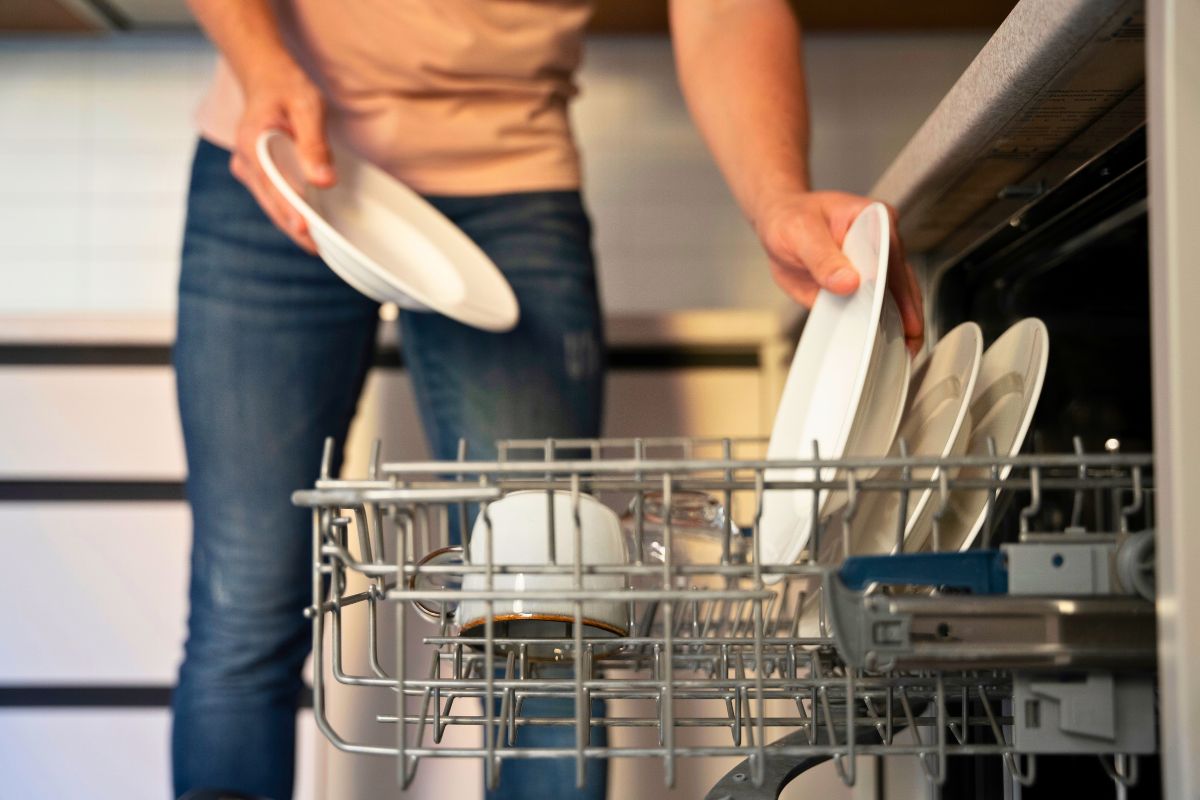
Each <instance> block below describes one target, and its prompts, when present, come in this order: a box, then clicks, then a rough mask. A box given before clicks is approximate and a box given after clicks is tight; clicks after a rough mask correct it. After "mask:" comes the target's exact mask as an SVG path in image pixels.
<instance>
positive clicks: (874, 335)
mask: <svg viewBox="0 0 1200 800" xmlns="http://www.w3.org/2000/svg"><path fill="white" fill-rule="evenodd" d="M888 224H889V220H888V216H887V212H886V210H885V208H884V207H883V206H882V205H881V204H878V203H876V204H872V205H871V206H869V207H868V208H866V209H865V210H864V211H863V212H862V213H861V214H860V215H859V217H858V218H857V219H856V220H855V222H854V224H853V225H852V226H851V227H850V230H849V231H848V232H847V234H846V238H845V241H844V243H843V246H842V249H843V252H845V253H846V255H847V256H848V257H849V258H850V260H851V262H852V263H853V264H854V266H855V268H856V269H857V270H858V271H859V274H860V276H861V279H862V281H861V284H860V286H859V288H858V290H857V291H856V292H855V293H854V294H853V295H850V296H848V297H838V296H836V295H832V294H829V293H827V292H824V291H822V292H821V293H820V294H819V295H818V297H817V300H816V303H814V305H813V308H812V312H811V314H810V315H809V318H808V321H807V323H806V324H805V328H804V333H803V335H802V336H801V338H800V343H799V345H798V346H797V349H796V355H795V358H794V359H793V361H792V367H791V371H790V372H789V374H788V379H787V383H786V385H785V387H784V392H783V397H782V399H781V401H780V406H779V412H778V414H777V416H776V419H775V427H774V430H773V431H772V434H771V441H770V445H769V446H768V449H767V458H768V459H769V460H790V461H798V460H806V459H810V458H813V457H815V456H817V455H818V454H819V456H820V458H822V459H840V458H846V459H849V458H870V457H881V456H884V455H888V456H892V457H895V456H899V455H901V451H900V442H901V441H903V442H904V443H905V445H906V448H907V453H908V455H910V456H914V457H924V458H946V457H952V456H961V455H964V454H971V455H986V454H987V453H988V449H987V448H988V442H989V440H991V441H992V442H993V443H994V445H995V448H996V453H997V455H1001V456H1006V455H1016V454H1017V453H1018V452H1019V451H1020V449H1021V445H1022V443H1023V442H1024V439H1025V434H1026V433H1027V432H1028V430H1029V425H1030V422H1031V420H1032V418H1033V412H1034V410H1035V408H1036V407H1037V401H1038V396H1039V395H1040V393H1041V388H1042V380H1043V378H1044V376H1045V373H1046V362H1047V355H1048V352H1049V340H1048V335H1047V332H1046V326H1045V325H1044V324H1042V322H1041V321H1040V320H1037V319H1025V320H1022V321H1020V322H1018V323H1017V324H1016V325H1014V326H1012V328H1010V329H1009V330H1008V331H1007V332H1006V333H1005V334H1004V335H1003V336H1001V337H1000V338H999V339H997V340H996V342H995V343H994V344H992V346H991V347H989V348H988V349H987V351H986V352H984V351H983V335H982V332H981V331H980V329H979V326H978V325H976V324H974V323H971V322H968V323H964V324H962V325H960V326H958V327H957V328H955V329H954V330H952V331H950V332H949V333H948V334H946V335H945V336H944V337H942V339H941V340H940V341H939V342H938V344H937V346H936V347H934V348H933V350H932V351H931V352H929V353H927V354H925V356H923V357H922V358H920V359H919V360H918V361H917V363H916V364H915V365H913V366H912V368H911V373H910V365H909V358H908V353H907V351H906V350H905V347H904V335H903V331H902V330H901V325H900V318H899V314H898V313H897V311H896V308H895V306H894V304H893V302H892V300H891V297H890V296H889V295H888V293H887V288H886V285H887V280H886V279H887V264H888V242H889V235H888V234H889V229H888ZM910 377H911V380H910ZM814 445H815V447H814ZM1008 471H1009V468H1005V469H1003V470H1001V478H1003V477H1006V476H1007V474H1008ZM969 472H970V470H963V471H962V473H960V475H959V477H964V478H965V477H987V476H986V474H985V475H981V476H973V475H971V474H968V473H969ZM814 473H815V470H812V469H783V468H774V469H769V470H767V471H766V475H765V477H766V479H767V480H768V481H788V480H796V481H807V480H813V479H814V478H815V477H816V475H815V474H814ZM823 473H824V474H822V475H821V478H822V479H825V480H832V479H836V478H837V477H838V476H837V475H836V474H835V473H834V472H833V471H832V470H824V471H823ZM855 473H856V477H858V478H859V479H867V478H870V477H872V472H871V471H870V470H866V469H857V470H856V471H855ZM912 476H913V477H914V478H916V479H918V480H933V481H936V480H937V479H938V478H939V477H940V476H939V474H938V472H937V470H935V469H932V468H926V469H924V470H921V469H915V468H914V469H913V471H912ZM879 477H881V478H888V479H897V478H899V477H900V475H898V474H895V475H892V474H888V475H884V476H879ZM947 477H951V478H953V477H955V476H953V475H950V476H947ZM845 494H846V493H845V492H840V491H828V490H826V491H822V492H816V491H813V490H804V489H800V490H795V489H773V490H768V491H766V492H765V493H764V495H763V506H762V516H761V518H760V521H759V547H760V557H761V560H762V563H764V564H785V565H786V564H792V563H795V561H796V560H797V559H798V558H799V557H800V555H801V553H802V552H803V551H804V550H805V549H806V547H808V545H809V543H810V538H811V537H812V534H813V531H814V530H815V529H816V528H817V524H818V523H820V525H821V526H822V527H823V528H824V529H825V531H826V532H825V534H824V535H823V536H822V538H821V542H820V545H819V548H818V550H817V558H818V560H819V561H821V562H822V563H827V564H832V563H837V562H839V561H840V560H841V559H842V558H844V557H845V556H846V555H868V554H883V553H889V552H894V551H895V550H896V549H897V547H898V546H899V545H900V542H901V541H903V542H904V545H903V546H904V549H905V550H906V551H909V552H912V551H916V550H918V549H921V548H926V549H928V548H930V547H932V546H933V544H934V542H933V539H934V536H933V534H934V531H935V529H936V534H937V535H936V538H937V540H938V541H937V542H936V544H937V546H938V548H939V549H942V550H951V549H965V548H967V547H970V546H971V544H972V543H973V542H974V541H975V539H976V538H977V537H978V535H979V532H980V530H981V529H982V527H983V525H984V522H985V518H986V510H987V504H988V492H987V491H985V490H981V491H971V490H954V491H952V492H950V495H949V497H948V498H944V499H943V498H941V497H935V494H936V493H935V492H934V491H933V490H932V489H931V488H926V489H922V490H920V491H913V492H910V493H909V495H908V497H907V503H903V504H902V497H901V494H900V493H899V492H863V493H862V494H861V495H860V496H859V502H858V505H857V508H856V509H855V511H854V513H853V514H849V515H848V514H846V508H845V505H846V503H845V501H846V499H847V498H846V496H845ZM904 505H906V506H907V512H906V513H904V514H903V516H904V519H901V514H902V506H904ZM939 510H940V511H941V514H940V515H937V514H935V512H936V511H939ZM935 516H937V517H938V521H937V524H936V525H935V524H934V523H935ZM847 545H848V546H849V552H848V553H847V552H845V549H846V546H847ZM780 577H781V576H779V575H770V576H767V577H766V578H764V580H766V581H767V582H768V583H774V582H776V581H778V580H779V579H780Z"/></svg>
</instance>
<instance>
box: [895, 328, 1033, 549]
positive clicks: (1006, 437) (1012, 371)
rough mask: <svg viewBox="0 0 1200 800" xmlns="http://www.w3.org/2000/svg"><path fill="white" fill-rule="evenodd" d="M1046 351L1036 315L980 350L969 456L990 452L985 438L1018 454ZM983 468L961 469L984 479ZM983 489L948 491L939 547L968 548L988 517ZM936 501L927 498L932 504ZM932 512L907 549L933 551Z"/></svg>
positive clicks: (1003, 451) (1003, 473) (1000, 451)
mask: <svg viewBox="0 0 1200 800" xmlns="http://www.w3.org/2000/svg"><path fill="white" fill-rule="evenodd" d="M1049 355H1050V336H1049V333H1048V332H1047V331H1046V326H1045V324H1044V323H1043V322H1042V321H1041V320H1040V319H1034V318H1029V319H1023V320H1021V321H1020V322H1018V323H1017V324H1015V325H1013V326H1012V327H1011V328H1009V329H1008V330H1007V331H1005V332H1004V335H1003V336H1001V337H1000V338H999V339H997V340H996V341H995V342H993V343H992V346H991V347H989V348H988V349H987V351H986V352H985V353H984V354H983V361H982V364H981V365H980V367H979V379H978V380H977V381H976V382H975V392H974V393H973V394H972V396H971V411H970V413H971V424H972V427H971V438H970V441H969V443H968V445H967V453H968V454H970V455H979V456H985V455H987V454H988V448H987V442H988V438H989V437H991V438H992V439H993V440H994V441H995V443H996V454H997V455H1000V456H1015V455H1017V454H1018V453H1020V452H1021V445H1022V444H1023V443H1024V441H1025V434H1026V433H1028V432H1029V426H1030V424H1031V423H1032V422H1033V413H1034V411H1035V410H1036V409H1037V403H1038V398H1039V397H1040V396H1041V393H1042V382H1043V380H1044V379H1045V377H1046V363H1047V360H1048V358H1049ZM1011 471H1012V467H1011V466H1005V467H1002V468H1001V469H1000V478H1001V479H1004V478H1006V477H1008V473H1009V472H1011ZM988 473H989V470H988V469H986V468H964V469H963V470H961V471H960V472H959V477H960V478H963V479H968V478H977V479H986V478H987V477H988ZM987 498H988V492H987V490H984V489H980V490H971V489H957V490H954V491H952V492H950V496H949V498H948V499H947V503H946V510H945V513H944V514H943V515H942V519H941V522H940V523H939V525H938V534H939V535H938V538H939V543H938V545H939V549H941V550H947V551H953V550H966V549H967V548H968V547H970V546H971V545H972V544H973V543H974V541H975V538H976V537H977V536H978V535H979V531H980V530H981V529H982V528H983V523H984V521H985V519H986V517H987ZM935 505H940V502H939V501H938V500H936V499H934V500H931V501H930V503H929V506H930V507H933V506H935ZM932 528H933V525H932V515H931V519H930V524H929V527H928V529H926V530H922V531H916V530H914V531H913V535H912V541H911V546H910V545H908V544H906V549H911V550H913V551H916V550H918V549H922V548H923V549H932V545H933V537H932V536H931V534H932Z"/></svg>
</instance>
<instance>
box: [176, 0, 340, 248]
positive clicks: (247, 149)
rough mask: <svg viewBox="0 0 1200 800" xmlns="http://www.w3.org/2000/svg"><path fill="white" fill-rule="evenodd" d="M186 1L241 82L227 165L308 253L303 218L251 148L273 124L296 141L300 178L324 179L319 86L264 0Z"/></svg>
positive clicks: (330, 178) (323, 182) (328, 182)
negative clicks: (239, 106)
mask: <svg viewBox="0 0 1200 800" xmlns="http://www.w3.org/2000/svg"><path fill="white" fill-rule="evenodd" d="M188 6H189V7H190V8H191V9H192V12H193V13H194V14H195V15H196V19H197V21H199V23H200V25H201V27H203V28H204V30H205V32H206V33H208V36H209V38H211V39H212V40H213V43H214V44H216V46H217V48H218V49H219V50H220V51H221V55H223V56H224V57H225V60H226V61H228V62H229V66H230V67H232V68H233V72H234V75H236V76H237V80H238V84H239V85H240V86H241V87H242V95H243V108H242V119H241V121H240V122H239V123H238V129H237V140H236V142H235V143H234V148H233V158H232V159H231V160H230V162H229V169H230V171H231V172H233V174H234V175H235V176H236V177H237V179H238V180H239V181H241V182H242V183H244V184H245V185H246V188H248V189H249V190H250V192H251V193H252V194H253V195H254V199H255V200H257V201H258V204H259V205H260V206H262V209H263V211H265V212H266V214H267V216H268V217H270V218H271V221H272V222H274V223H275V225H276V226H278V228H279V229H280V230H281V231H283V232H284V233H286V234H287V235H288V236H290V237H291V238H292V241H294V242H295V243H296V244H298V245H300V246H301V247H303V248H304V249H305V250H307V251H308V252H310V253H315V252H316V251H317V247H316V245H315V244H314V243H313V240H312V237H311V236H309V235H308V226H306V225H305V224H304V218H303V217H301V216H300V214H299V212H297V211H296V210H295V209H293V208H292V207H291V206H290V205H289V204H288V202H287V200H285V199H284V198H283V195H281V194H280V193H279V192H278V191H276V190H275V187H274V186H273V185H272V184H271V180H270V178H268V177H267V174H266V173H265V172H263V169H262V166H261V165H260V164H259V163H258V154H257V153H256V152H255V147H256V146H257V144H258V137H259V134H261V133H262V132H263V131H265V130H269V129H271V128H279V129H280V130H282V131H284V132H285V133H287V134H288V135H289V136H291V137H292V138H293V139H294V140H295V141H296V150H297V152H298V153H299V155H300V167H301V170H302V171H303V173H304V174H303V176H302V177H303V178H304V180H306V181H308V182H309V183H311V184H313V185H314V186H320V187H322V188H324V187H327V186H332V185H333V182H334V174H333V166H332V165H331V164H330V159H329V146H328V144H327V143H326V141H325V101H324V99H323V98H322V97H321V93H320V91H319V90H318V89H317V87H316V86H315V85H313V82H312V81H311V80H309V78H308V76H307V75H305V74H304V70H302V69H301V68H300V66H299V65H298V64H297V63H296V61H295V59H293V58H292V55H291V53H289V52H288V49H287V48H286V47H284V44H283V39H282V37H281V36H280V35H279V25H278V22H277V21H276V19H275V13H274V10H273V8H272V7H271V0H188ZM297 188H299V187H297Z"/></svg>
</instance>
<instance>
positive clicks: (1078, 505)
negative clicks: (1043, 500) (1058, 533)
mask: <svg viewBox="0 0 1200 800" xmlns="http://www.w3.org/2000/svg"><path fill="white" fill-rule="evenodd" d="M1071 447H1072V449H1074V451H1075V455H1077V456H1079V457H1080V462H1079V470H1078V476H1079V482H1080V488H1078V489H1076V490H1075V493H1074V495H1073V496H1072V498H1071V527H1072V528H1079V527H1080V526H1081V524H1082V522H1083V498H1084V494H1085V490H1084V489H1083V484H1086V482H1087V474H1088V468H1087V463H1086V462H1084V461H1083V455H1084V452H1083V438H1082V437H1079V436H1072V437H1071Z"/></svg>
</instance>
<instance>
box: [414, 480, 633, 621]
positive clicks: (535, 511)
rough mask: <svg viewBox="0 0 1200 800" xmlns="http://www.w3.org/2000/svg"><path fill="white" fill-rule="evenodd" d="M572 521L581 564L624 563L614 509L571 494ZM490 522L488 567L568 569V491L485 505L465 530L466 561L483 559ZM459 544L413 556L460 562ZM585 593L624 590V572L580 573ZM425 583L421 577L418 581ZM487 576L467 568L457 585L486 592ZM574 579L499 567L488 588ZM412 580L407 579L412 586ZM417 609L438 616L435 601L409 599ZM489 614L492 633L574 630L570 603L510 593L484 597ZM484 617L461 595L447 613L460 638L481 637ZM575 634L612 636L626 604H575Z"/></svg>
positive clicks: (478, 604)
mask: <svg viewBox="0 0 1200 800" xmlns="http://www.w3.org/2000/svg"><path fill="white" fill-rule="evenodd" d="M578 497H579V526H580V532H581V542H582V558H581V561H582V564H583V566H585V567H590V566H598V565H606V564H616V565H623V564H627V563H628V561H629V558H628V554H627V552H626V546H625V537H624V535H623V534H622V532H621V523H620V520H619V519H618V517H617V515H616V513H615V512H614V511H613V510H612V509H610V508H609V507H608V506H606V505H604V504H603V503H601V502H600V501H599V500H597V499H596V498H595V497H592V496H591V495H587V494H580V495H579V496H578ZM551 503H553V506H554V543H555V548H554V559H553V560H551V558H550V535H549V519H550V516H549V509H550V505H551ZM489 520H490V523H491V527H492V564H493V565H494V566H497V567H500V566H505V567H508V566H526V565H534V566H541V565H548V564H551V563H553V564H557V565H559V566H563V567H570V566H571V565H573V564H574V563H575V513H574V501H573V498H572V496H571V493H570V492H567V491H561V490H556V491H554V492H552V493H548V492H546V491H543V490H537V489H533V490H525V491H518V492H512V493H511V494H507V495H505V496H504V497H502V498H501V499H499V500H496V501H493V502H492V503H489V504H488V505H487V507H486V509H485V510H484V511H483V512H481V513H480V514H479V516H478V518H477V519H476V520H475V527H474V529H473V530H472V532H471V542H470V554H471V564H472V565H475V566H479V565H482V564H485V563H486V562H487V525H488V522H489ZM462 550H463V548H462V547H461V546H455V547H446V548H442V549H441V550H436V551H434V552H433V553H430V554H429V555H427V556H425V558H424V559H422V560H421V562H420V563H421V565H426V564H448V563H454V562H458V563H461V561H462ZM582 580H583V588H584V589H585V590H610V591H611V590H616V591H620V590H623V589H625V588H626V576H625V575H624V574H600V575H588V574H585V575H583V578H582ZM423 583H424V584H425V585H428V584H429V582H428V581H423ZM486 583H487V576H486V575H485V574H483V573H482V572H470V573H467V574H466V575H464V576H463V577H462V588H463V590H464V591H468V592H482V591H485V590H486V589H487V586H486ZM574 583H575V576H574V575H572V574H570V572H566V573H557V574H546V573H541V572H506V573H494V574H493V575H492V591H495V592H526V591H536V592H544V591H554V590H561V591H571V590H573V588H574ZM414 585H415V583H414ZM414 606H415V607H416V608H417V610H418V611H420V612H422V613H423V614H425V615H426V616H427V617H429V618H430V619H434V620H440V619H441V618H442V615H441V613H439V609H437V608H436V607H435V606H436V604H425V603H419V602H418V603H414ZM490 614H491V618H492V621H493V632H494V635H495V636H496V637H497V638H528V639H553V638H570V637H572V636H573V635H574V624H575V606H574V604H573V603H572V602H571V601H570V600H565V599H561V598H556V597H529V598H523V597H518V598H516V599H509V600H494V601H492V608H491V612H490ZM488 615H489V610H488V603H487V601H486V600H465V601H463V602H462V603H460V604H459V605H458V607H457V608H456V609H455V610H454V614H453V618H452V620H453V622H454V624H455V626H456V627H457V628H458V630H459V635H461V636H464V637H483V636H484V630H485V626H486V623H487V619H488ZM582 617H583V635H584V636H585V637H588V638H613V637H617V636H626V635H628V632H629V602H628V601H627V600H618V599H604V600H587V601H584V603H583V608H582Z"/></svg>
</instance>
